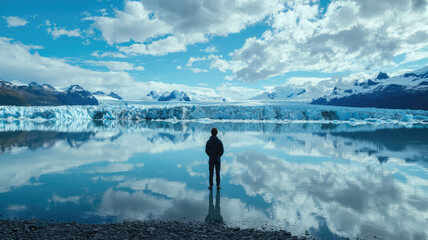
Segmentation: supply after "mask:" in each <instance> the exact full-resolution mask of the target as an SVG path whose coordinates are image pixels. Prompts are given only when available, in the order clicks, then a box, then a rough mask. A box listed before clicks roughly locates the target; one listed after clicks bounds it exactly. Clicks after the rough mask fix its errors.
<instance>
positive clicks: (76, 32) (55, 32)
mask: <svg viewBox="0 0 428 240" xmlns="http://www.w3.org/2000/svg"><path fill="white" fill-rule="evenodd" d="M47 31H48V33H50V34H51V35H52V37H53V38H54V39H57V38H59V37H61V36H67V37H82V35H81V33H80V29H78V28H76V29H73V30H67V29H65V28H57V27H54V28H53V29H51V28H47Z"/></svg>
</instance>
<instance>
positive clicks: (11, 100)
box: [0, 80, 98, 106]
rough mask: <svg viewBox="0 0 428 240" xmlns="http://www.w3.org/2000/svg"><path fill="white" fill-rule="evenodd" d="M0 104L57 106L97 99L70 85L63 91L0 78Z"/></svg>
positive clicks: (82, 103) (95, 101)
mask: <svg viewBox="0 0 428 240" xmlns="http://www.w3.org/2000/svg"><path fill="white" fill-rule="evenodd" d="M0 95H1V96H2V97H1V98H0V105H15V106H58V105H98V101H97V99H96V98H94V96H92V95H91V93H89V92H88V91H86V90H85V89H83V88H82V87H80V86H78V85H72V86H70V88H68V89H67V90H66V91H64V92H60V91H58V90H56V89H55V88H54V87H52V86H50V85H49V84H42V85H39V84H38V83H36V82H31V83H29V84H28V85H15V84H13V83H10V82H7V81H3V80H0Z"/></svg>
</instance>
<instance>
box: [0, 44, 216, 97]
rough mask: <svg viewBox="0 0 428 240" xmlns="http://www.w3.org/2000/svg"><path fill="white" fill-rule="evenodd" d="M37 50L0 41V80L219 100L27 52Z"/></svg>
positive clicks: (209, 92)
mask: <svg viewBox="0 0 428 240" xmlns="http://www.w3.org/2000/svg"><path fill="white" fill-rule="evenodd" d="M38 48H39V46H32V45H24V44H22V43H17V42H14V41H13V40H12V39H8V38H0V52H1V53H2V56H3V57H2V58H0V72H1V73H2V78H4V79H5V80H8V81H14V80H19V81H21V82H23V83H29V82H32V81H36V82H38V83H48V84H50V85H52V86H55V87H58V88H66V87H69V86H70V85H72V84H79V85H80V86H82V87H83V88H85V89H87V90H89V91H98V90H100V91H104V92H110V91H114V92H116V93H118V94H119V95H120V96H122V97H124V98H125V99H140V98H142V97H144V96H146V95H147V94H148V93H149V92H150V91H151V90H158V91H159V92H165V91H172V90H178V89H181V90H182V91H185V92H186V93H187V94H189V96H192V95H198V96H201V97H206V98H207V99H208V100H209V99H211V100H212V99H213V98H219V97H220V96H219V95H218V94H217V93H216V92H215V91H214V90H213V89H210V88H206V87H193V86H187V85H183V84H166V83H162V82H154V81H147V82H137V81H134V79H133V78H132V77H131V76H130V75H129V74H128V73H127V72H123V71H106V72H103V71H94V70H89V69H85V68H81V67H78V66H75V65H72V64H70V63H67V61H65V60H63V59H55V58H47V57H43V56H40V55H39V54H38V53H37V52H35V53H32V52H31V51H30V50H32V49H38ZM104 63H106V62H104ZM107 63H108V62H107ZM105 65H115V63H113V64H111V63H108V64H105ZM111 67H112V68H113V66H111ZM116 67H117V66H116ZM122 67H123V66H122ZM134 69H136V70H142V68H141V67H137V66H134Z"/></svg>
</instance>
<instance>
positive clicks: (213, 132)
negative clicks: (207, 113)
mask: <svg viewBox="0 0 428 240" xmlns="http://www.w3.org/2000/svg"><path fill="white" fill-rule="evenodd" d="M217 133H218V130H217V128H213V129H211V135H213V136H217Z"/></svg>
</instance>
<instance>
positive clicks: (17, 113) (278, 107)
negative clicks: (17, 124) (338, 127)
mask: <svg viewBox="0 0 428 240" xmlns="http://www.w3.org/2000/svg"><path fill="white" fill-rule="evenodd" d="M0 119H2V120H9V121H10V120H39V121H46V120H85V119H87V120H207V119H209V120H226V121H228V120H229V121H317V122H336V121H350V122H359V121H360V122H361V121H362V122H379V121H387V122H391V121H397V122H417V123H428V111H421V110H398V109H397V110H395V109H376V108H351V107H334V106H319V105H309V104H270V105H233V104H228V105H227V104H219V105H197V104H194V105H191V104H190V105H129V106H125V105H118V106H113V105H111V106H107V105H106V106H57V107H17V106H0Z"/></svg>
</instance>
